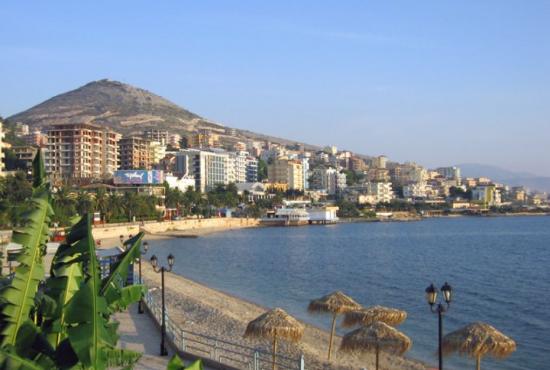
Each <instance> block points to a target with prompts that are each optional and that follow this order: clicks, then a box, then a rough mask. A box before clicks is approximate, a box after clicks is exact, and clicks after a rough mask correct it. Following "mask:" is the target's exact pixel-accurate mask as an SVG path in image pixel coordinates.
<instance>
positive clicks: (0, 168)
mask: <svg viewBox="0 0 550 370" xmlns="http://www.w3.org/2000/svg"><path fill="white" fill-rule="evenodd" d="M4 137H5V134H4V131H3V127H2V121H0V176H1V175H2V174H3V172H4V168H5V167H4V156H5V155H4Z"/></svg>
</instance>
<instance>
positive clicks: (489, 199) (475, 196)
mask: <svg viewBox="0 0 550 370" xmlns="http://www.w3.org/2000/svg"><path fill="white" fill-rule="evenodd" d="M472 201H473V202H480V203H483V204H484V205H485V206H488V207H493V206H495V207H498V206H500V205H501V203H502V199H501V194H500V190H499V189H498V188H497V187H496V186H494V185H478V186H476V187H475V188H473V189H472Z"/></svg>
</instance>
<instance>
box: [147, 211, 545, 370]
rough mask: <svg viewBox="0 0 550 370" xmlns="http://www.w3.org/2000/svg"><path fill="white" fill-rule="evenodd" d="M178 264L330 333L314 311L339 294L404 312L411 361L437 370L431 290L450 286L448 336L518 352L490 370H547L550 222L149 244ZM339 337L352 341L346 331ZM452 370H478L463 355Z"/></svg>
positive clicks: (435, 222)
mask: <svg viewBox="0 0 550 370" xmlns="http://www.w3.org/2000/svg"><path fill="white" fill-rule="evenodd" d="M150 244H151V250H152V253H154V254H156V255H157V256H158V257H159V258H162V259H164V258H165V257H166V256H167V255H168V253H173V254H174V256H175V257H176V264H175V266H174V272H175V273H178V274H181V275H183V276H185V277H189V278H191V279H194V280H196V281H198V282H201V283H204V284H206V285H209V286H211V287H213V288H216V289H219V290H222V291H225V292H228V293H230V294H233V295H236V296H238V297H241V298H244V299H247V300H250V301H253V302H255V303H258V304H260V305H263V306H266V307H275V306H278V307H282V308H284V309H285V310H287V311H288V312H289V313H291V314H292V315H294V316H296V317H298V318H300V319H302V320H304V321H306V322H309V323H312V324H314V325H317V326H320V327H323V328H325V329H328V327H329V319H328V317H325V316H312V315H310V314H308V313H307V310H306V308H307V305H308V302H309V300H310V299H312V298H316V297H319V296H321V295H324V294H327V293H329V292H332V291H334V290H342V291H343V292H345V293H346V294H349V295H350V296H352V297H353V298H355V299H356V300H357V301H358V302H359V303H361V304H364V305H374V304H380V305H385V306H389V307H396V308H400V309H404V310H405V311H407V312H408V318H407V320H406V321H405V323H403V324H402V325H400V327H399V329H400V330H401V331H403V332H404V333H406V334H407V335H408V336H410V337H411V339H412V340H413V347H412V349H411V351H409V353H408V354H407V355H408V356H409V357H413V358H416V359H419V360H422V361H425V362H427V363H429V364H431V365H434V366H435V365H436V364H437V358H436V350H437V317H436V315H435V314H432V313H430V309H429V306H428V304H427V303H426V300H425V296H424V290H425V288H426V287H427V286H428V285H429V284H430V283H432V282H433V283H434V284H436V286H441V285H443V283H444V282H445V281H448V282H449V284H451V285H452V286H453V289H454V296H453V302H452V303H451V306H450V309H449V311H448V312H447V313H446V315H445V317H444V332H445V333H448V332H449V331H452V330H455V329H458V328H460V327H462V326H464V325H466V324H468V323H470V322H474V321H483V322H487V323H489V324H491V325H493V326H495V327H496V328H497V329H499V330H500V331H502V332H503V333H505V334H506V335H509V336H510V337H512V338H513V339H515V340H516V342H517V351H516V352H515V353H514V354H513V355H512V356H510V357H509V358H508V359H505V360H503V361H496V360H492V359H483V361H482V368H484V369H494V370H496V369H509V370H511V369H514V370H516V369H518V370H519V369H545V368H548V364H550V335H549V332H550V217H494V218H487V217H484V218H481V217H464V218H452V219H447V218H445V219H428V220H423V221H420V222H403V223H400V222H377V223H349V224H346V223H343V224H337V225H328V226H306V227H294V228H292V227H289V228H256V229H244V230H237V231H231V232H225V233H217V234H212V235H208V236H205V237H200V238H197V239H171V240H157V241H151V242H150ZM338 331H339V333H340V334H344V333H345V332H346V331H345V330H344V329H342V328H339V329H338ZM445 364H446V368H449V369H463V368H474V365H475V363H474V361H473V360H469V359H464V358H459V357H457V356H452V357H450V358H448V359H446V360H445Z"/></svg>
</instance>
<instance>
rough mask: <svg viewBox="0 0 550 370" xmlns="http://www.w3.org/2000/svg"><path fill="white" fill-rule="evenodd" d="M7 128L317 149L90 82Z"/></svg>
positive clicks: (108, 83) (122, 87)
mask: <svg viewBox="0 0 550 370" xmlns="http://www.w3.org/2000/svg"><path fill="white" fill-rule="evenodd" d="M8 119H9V121H11V122H14V123H15V122H21V123H25V124H28V125H29V126H30V127H31V128H42V127H44V126H48V125H51V124H59V123H77V122H87V123H94V124H98V125H101V126H107V127H110V128H112V129H114V130H115V131H117V132H119V133H121V134H125V135H128V134H139V133H141V132H142V131H143V130H144V129H146V128H148V127H154V128H158V129H164V130H167V131H169V132H173V133H178V134H180V135H185V134H187V133H191V132H196V131H197V130H198V129H201V128H205V129H210V130H213V131H215V132H217V133H218V134H220V135H221V139H222V141H223V142H224V143H228V142H229V143H230V142H234V141H236V140H246V139H253V140H262V141H271V142H273V143H279V144H283V145H299V146H303V147H304V148H307V149H310V150H316V149H319V147H318V146H314V145H308V144H304V143H300V142H296V141H292V140H287V139H282V138H279V137H273V136H269V135H264V134H259V133H254V132H251V131H248V130H239V129H226V127H225V126H223V125H220V124H218V123H214V122H211V121H208V120H207V119H204V118H202V117H200V116H199V115H197V114H195V113H192V112H190V111H188V110H186V109H183V108H181V107H179V106H178V105H176V104H174V103H172V102H170V101H169V100H167V99H165V98H163V97H160V96H158V95H156V94H153V93H151V92H149V91H147V90H144V89H140V88H138V87H134V86H131V85H128V84H125V83H122V82H118V81H113V80H107V79H105V80H99V81H93V82H90V83H88V84H86V85H84V86H82V87H79V88H78V89H76V90H72V91H69V92H66V93H63V94H60V95H57V96H54V97H53V98H51V99H48V100H46V101H45V102H43V103H40V104H38V105H36V106H34V107H32V108H30V109H27V110H26V111H23V112H21V113H17V114H15V115H13V116H11V117H8Z"/></svg>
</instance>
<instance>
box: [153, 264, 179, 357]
mask: <svg viewBox="0 0 550 370" xmlns="http://www.w3.org/2000/svg"><path fill="white" fill-rule="evenodd" d="M151 266H153V270H154V271H155V272H160V284H161V295H162V318H161V327H160V334H161V337H160V355H161V356H167V355H168V351H167V350H166V346H165V345H164V339H165V337H166V318H165V316H166V303H165V300H164V272H165V271H166V272H170V271H172V267H173V266H174V256H173V255H172V254H169V255H168V268H166V267H164V266H159V264H158V259H157V256H155V255H154V254H153V255H152V256H151Z"/></svg>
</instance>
